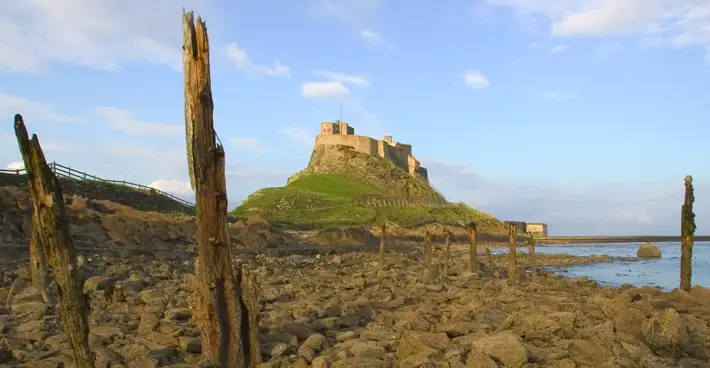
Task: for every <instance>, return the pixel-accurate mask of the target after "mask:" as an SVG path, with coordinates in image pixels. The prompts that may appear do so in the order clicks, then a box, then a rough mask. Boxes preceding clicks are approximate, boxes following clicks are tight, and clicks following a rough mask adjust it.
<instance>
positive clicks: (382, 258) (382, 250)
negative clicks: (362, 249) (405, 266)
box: [379, 223, 387, 269]
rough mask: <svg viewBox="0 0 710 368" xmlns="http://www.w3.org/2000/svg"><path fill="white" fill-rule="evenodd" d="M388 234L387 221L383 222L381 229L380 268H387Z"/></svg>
mask: <svg viewBox="0 0 710 368" xmlns="http://www.w3.org/2000/svg"><path fill="white" fill-rule="evenodd" d="M386 236H387V223H383V224H382V228H381V231H380V254H379V256H380V257H379V266H380V269H384V268H385V237H386Z"/></svg>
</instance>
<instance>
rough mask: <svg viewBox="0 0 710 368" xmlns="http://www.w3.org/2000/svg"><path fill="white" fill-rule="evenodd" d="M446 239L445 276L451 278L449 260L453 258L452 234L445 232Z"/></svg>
mask: <svg viewBox="0 0 710 368" xmlns="http://www.w3.org/2000/svg"><path fill="white" fill-rule="evenodd" d="M444 231H445V236H446V238H445V239H444V276H449V262H450V261H449V258H450V257H451V232H450V231H449V230H444Z"/></svg>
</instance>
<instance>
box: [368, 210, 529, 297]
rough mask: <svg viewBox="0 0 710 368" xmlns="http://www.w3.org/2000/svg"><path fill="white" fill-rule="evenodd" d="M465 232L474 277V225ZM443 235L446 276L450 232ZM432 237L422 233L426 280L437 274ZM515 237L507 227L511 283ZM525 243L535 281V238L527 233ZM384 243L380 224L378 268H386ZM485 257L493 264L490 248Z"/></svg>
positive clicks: (514, 276)
mask: <svg viewBox="0 0 710 368" xmlns="http://www.w3.org/2000/svg"><path fill="white" fill-rule="evenodd" d="M465 228H466V230H467V232H468V238H469V249H468V254H469V260H468V264H469V269H468V270H469V272H471V273H472V274H474V275H478V273H479V270H478V231H477V227H476V224H475V223H473V222H471V223H469V224H467V225H466V226H465ZM443 235H444V254H443V260H442V269H443V274H444V275H448V274H449V265H450V259H451V235H452V233H451V231H449V230H448V229H444V230H443ZM432 236H433V231H432V230H430V229H427V230H426V231H425V233H424V268H425V272H426V276H427V277H428V278H431V277H433V276H434V275H436V274H437V273H438V272H437V270H436V269H434V267H435V266H434V264H433V258H434V250H433V247H432V242H431V239H432ZM517 237H518V229H517V228H516V227H515V226H514V225H512V224H511V225H509V226H508V244H509V252H508V280H509V282H511V283H514V282H517V281H518V261H517V248H518V246H517ZM526 242H527V244H528V256H529V257H530V266H531V268H532V280H533V281H537V260H536V258H535V238H534V237H533V235H532V233H530V232H528V233H527V238H526ZM386 243H387V225H386V224H382V225H381V229H380V249H379V255H378V256H379V257H378V265H379V267H380V268H385V267H386V261H385V248H386ZM486 255H487V258H488V263H489V264H493V262H492V259H493V258H492V255H491V248H490V247H486Z"/></svg>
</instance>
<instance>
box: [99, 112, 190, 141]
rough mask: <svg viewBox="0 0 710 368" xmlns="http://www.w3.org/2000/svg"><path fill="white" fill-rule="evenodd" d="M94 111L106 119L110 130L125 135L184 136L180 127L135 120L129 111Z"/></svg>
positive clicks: (182, 128)
mask: <svg viewBox="0 0 710 368" xmlns="http://www.w3.org/2000/svg"><path fill="white" fill-rule="evenodd" d="M95 111H96V113H97V114H99V115H101V116H103V117H104V118H106V121H107V122H108V124H109V125H110V126H111V127H112V128H114V129H116V130H119V131H122V132H124V133H127V134H131V135H139V136H152V137H165V136H176V135H180V134H184V129H185V128H184V127H183V126H182V125H177V124H164V123H152V122H147V121H141V120H136V119H135V118H134V117H133V116H132V115H131V113H130V112H129V111H127V110H123V109H119V108H116V107H97V108H96V109H95Z"/></svg>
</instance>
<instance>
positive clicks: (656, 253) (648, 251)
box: [636, 243, 661, 258]
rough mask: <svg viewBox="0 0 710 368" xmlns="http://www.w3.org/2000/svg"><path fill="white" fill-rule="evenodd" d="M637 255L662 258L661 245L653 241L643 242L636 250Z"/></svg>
mask: <svg viewBox="0 0 710 368" xmlns="http://www.w3.org/2000/svg"><path fill="white" fill-rule="evenodd" d="M636 256H637V257H641V258H661V247H659V246H658V245H656V244H653V243H643V244H641V245H640V246H639V247H638V249H637V250H636Z"/></svg>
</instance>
